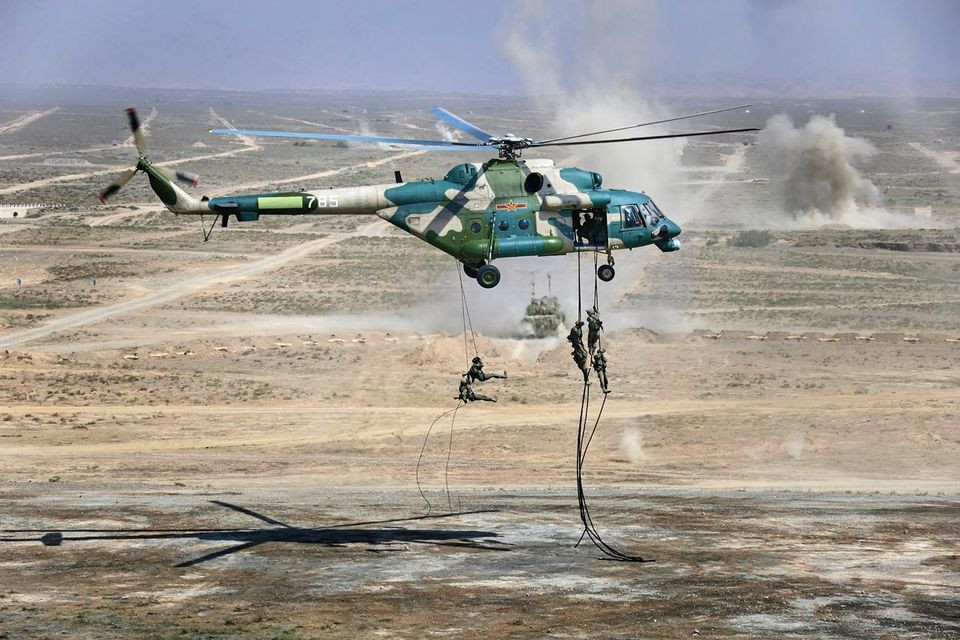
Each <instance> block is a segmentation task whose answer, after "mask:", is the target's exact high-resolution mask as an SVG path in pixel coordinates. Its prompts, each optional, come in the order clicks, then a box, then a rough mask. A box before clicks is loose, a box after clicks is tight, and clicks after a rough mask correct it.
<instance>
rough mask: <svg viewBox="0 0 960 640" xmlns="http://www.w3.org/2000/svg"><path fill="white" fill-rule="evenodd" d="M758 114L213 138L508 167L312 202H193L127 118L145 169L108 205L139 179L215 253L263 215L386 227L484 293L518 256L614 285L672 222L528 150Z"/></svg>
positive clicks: (323, 192) (673, 231)
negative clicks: (394, 134)
mask: <svg viewBox="0 0 960 640" xmlns="http://www.w3.org/2000/svg"><path fill="white" fill-rule="evenodd" d="M748 106H750V105H740V106H736V107H726V108H723V109H715V110H713V111H702V112H698V113H692V114H689V115H685V116H678V117H675V118H667V119H663V120H657V121H652V122H643V123H640V124H634V125H628V126H623V127H615V128H612V129H606V130H603V131H593V132H590V133H583V134H578V135H571V136H564V137H559V138H551V139H546V140H534V139H532V138H528V137H522V136H518V135H516V134H513V133H510V134H506V135H494V134H491V133H489V132H487V131H485V130H483V129H481V128H479V127H477V126H476V125H474V124H472V123H470V122H467V121H466V120H464V119H462V118H460V117H459V116H457V115H455V114H453V113H451V112H449V111H447V110H446V109H443V108H441V107H433V108H432V109H430V110H429V111H430V113H432V114H433V115H435V116H437V117H438V118H439V119H440V120H443V121H444V122H446V123H447V124H449V125H452V126H453V127H455V128H457V129H459V130H460V131H462V132H464V133H466V134H468V135H469V136H471V137H473V138H475V139H477V140H478V142H461V141H450V140H418V139H410V138H388V137H379V136H367V135H338V134H324V133H298V132H285V131H258V130H246V129H211V130H210V133H213V134H219V135H235V136H258V137H282V138H300V139H310V140H337V141H347V142H359V143H379V144H384V145H388V146H390V147H397V148H406V149H424V150H428V151H461V152H462V151H476V152H486V153H490V152H491V151H492V150H496V151H497V152H498V153H497V157H495V158H490V159H488V160H486V161H485V162H482V163H481V162H466V163H461V164H458V165H456V166H454V167H453V168H451V169H450V170H449V171H448V172H447V174H446V175H445V176H444V177H443V178H440V179H434V178H427V179H424V180H418V181H414V182H404V181H403V179H402V177H401V174H400V172H399V171H395V172H394V178H395V182H394V183H390V184H379V185H369V186H356V187H344V188H335V189H319V190H313V191H299V192H278V193H260V194H251V195H229V196H221V197H215V198H208V197H207V196H203V197H200V198H197V197H194V196H192V195H190V194H188V193H187V192H186V191H184V190H183V189H182V188H180V186H178V185H177V182H178V181H179V182H183V183H187V184H190V185H192V186H194V187H195V186H197V184H198V183H199V177H198V176H196V175H195V174H192V173H188V172H184V171H178V172H171V171H169V170H167V169H165V168H163V167H160V166H157V165H154V164H152V163H151V162H150V161H149V160H148V159H147V157H146V153H145V151H146V145H145V140H144V136H143V132H142V130H141V127H140V119H139V117H138V115H137V111H136V109H134V108H132V107H131V108H129V109H127V112H126V113H127V118H128V121H129V125H130V129H131V131H132V132H133V140H134V145H135V146H136V149H137V152H138V154H139V158H138V161H137V164H136V166H135V167H134V168H132V169H127V170H126V171H124V172H123V173H122V174H120V176H119V177H118V178H117V179H116V180H114V182H113V183H111V184H110V185H109V186H108V187H107V188H106V189H105V190H104V191H103V192H101V193H100V195H99V198H100V201H101V202H106V200H107V199H108V198H109V197H110V196H112V195H113V194H115V193H116V192H117V191H119V190H120V189H121V188H122V187H123V186H124V185H125V184H126V183H127V182H129V180H130V179H131V178H133V176H134V175H136V173H138V172H142V173H145V174H146V175H147V177H148V178H149V181H150V186H151V188H152V189H153V191H154V193H156V195H157V197H159V198H160V201H161V202H163V204H164V205H165V206H166V208H167V209H168V210H170V211H171V212H173V213H175V214H178V215H198V216H201V225H203V216H206V215H212V216H213V217H214V219H213V222H212V223H211V225H210V227H209V230H207V228H206V227H203V228H204V241H206V240H208V239H209V238H210V235H211V234H212V232H213V229H214V227H215V226H216V224H217V222H218V221H219V222H220V226H221V227H226V226H227V225H228V222H229V220H230V218H231V217H233V218H235V219H236V220H237V222H253V221H256V220H258V219H259V218H260V216H263V215H357V214H368V215H377V216H379V217H380V218H382V219H384V220H386V221H387V222H389V223H391V224H393V225H394V226H396V227H398V228H400V229H402V230H403V231H405V232H407V233H410V234H412V235H414V236H416V237H417V238H419V239H421V240H423V241H425V242H427V243H429V244H431V245H433V246H434V247H436V248H438V249H440V250H441V251H444V252H445V253H448V254H449V255H451V256H453V257H454V258H456V259H457V260H458V261H459V262H460V264H461V265H462V268H463V271H464V273H465V274H466V275H467V276H468V277H470V278H473V279H475V280H476V281H477V283H478V284H479V285H480V286H481V287H483V288H485V289H490V288H493V287H495V286H497V284H499V282H500V279H501V274H500V270H499V269H498V268H497V267H496V266H495V265H494V264H493V262H494V260H500V259H504V258H512V257H519V256H541V257H542V256H555V255H564V254H568V253H573V252H581V251H597V252H603V253H605V254H606V257H607V260H606V264H601V265H599V266H598V267H597V277H598V278H599V279H600V280H602V281H604V282H609V281H610V280H612V279H613V278H614V275H615V273H616V272H615V270H614V258H613V251H614V250H619V249H634V248H637V247H643V246H647V245H654V246H656V247H657V248H658V249H660V251H663V252H670V251H677V250H678V249H680V241H679V240H678V239H677V236H679V235H680V233H681V229H680V226H679V225H678V224H677V223H676V222H674V221H673V220H671V219H669V218H668V217H667V216H666V215H664V214H663V212H662V211H661V210H660V209H659V208H658V207H657V205H656V204H655V203H654V202H653V200H652V199H651V198H650V196H648V195H647V194H646V193H642V192H635V191H627V190H623V189H613V188H604V187H603V176H601V175H600V174H599V173H597V172H595V171H588V170H584V169H580V168H577V167H558V166H556V165H555V164H554V162H553V160H549V159H543V158H537V159H527V160H524V159H521V157H520V156H521V154H522V152H523V151H524V150H526V149H539V148H544V147H560V146H565V147H569V146H577V145H592V144H612V143H622V142H637V141H644V140H660V139H666V138H688V137H694V136H705V135H718V134H729V133H744V132H749V131H758V130H759V129H757V128H742V129H722V130H714V131H697V132H689V133H674V134H661V135H648V136H634V137H627V138H613V139H599V140H598V139H589V140H584V139H583V138H588V137H591V136H596V135H603V134H609V133H614V132H618V131H625V130H628V129H635V128H638V127H646V126H650V125H655V124H663V123H667V122H674V121H678V120H685V119H688V118H695V117H702V116H707V115H711V114H715V113H721V112H724V111H733V110H736V109H743V108H745V107H748Z"/></svg>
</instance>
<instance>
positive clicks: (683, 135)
mask: <svg viewBox="0 0 960 640" xmlns="http://www.w3.org/2000/svg"><path fill="white" fill-rule="evenodd" d="M746 131H760V129H758V128H756V127H751V128H749V129H721V130H718V131H697V132H694V133H667V134H664V135H661V136H637V137H635V138H616V139H614V140H580V141H577V142H535V143H533V144H531V145H530V147H572V146H574V145H580V144H609V143H611V142H638V141H640V140H663V139H664V138H693V137H694V136H713V135H719V134H721V133H744V132H746Z"/></svg>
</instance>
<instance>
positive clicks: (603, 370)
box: [593, 347, 610, 393]
mask: <svg viewBox="0 0 960 640" xmlns="http://www.w3.org/2000/svg"><path fill="white" fill-rule="evenodd" d="M593 370H594V371H596V372H597V380H599V381H600V388H601V389H603V392H604V393H610V389H608V388H607V356H605V355H603V347H600V348H599V349H597V352H596V353H595V354H594V356H593Z"/></svg>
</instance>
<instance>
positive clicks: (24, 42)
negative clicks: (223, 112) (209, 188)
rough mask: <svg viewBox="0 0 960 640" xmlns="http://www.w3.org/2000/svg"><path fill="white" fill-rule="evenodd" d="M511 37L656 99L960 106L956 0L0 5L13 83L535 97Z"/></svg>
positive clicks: (56, 0)
mask: <svg viewBox="0 0 960 640" xmlns="http://www.w3.org/2000/svg"><path fill="white" fill-rule="evenodd" d="M511 37H514V38H518V37H519V38H521V40H522V41H523V42H529V44H530V48H529V52H528V55H529V56H530V58H531V60H533V61H535V64H542V65H549V66H551V67H559V68H560V69H561V70H566V69H569V70H570V75H571V77H575V78H578V79H582V78H583V77H585V76H591V75H592V76H594V78H593V80H596V76H598V75H599V76H601V77H603V78H604V79H605V78H606V77H607V76H610V77H612V76H614V75H616V76H617V81H623V82H630V83H635V84H637V85H641V86H642V83H648V86H650V87H656V89H655V91H656V92H657V93H671V92H676V93H689V92H696V91H697V89H698V88H700V89H702V90H703V91H704V92H706V93H713V94H717V93H719V94H722V93H724V89H727V88H729V93H730V94H737V93H739V94H744V93H758V92H759V93H763V92H764V91H767V92H769V93H771V94H778V93H793V94H795V95H837V94H843V93H845V92H851V93H879V94H921V95H922V94H927V95H929V94H931V93H934V94H941V95H942V94H945V93H949V94H952V95H960V62H958V61H960V0H913V1H909V2H908V1H903V2H894V1H890V0H829V1H828V0H816V1H803V0H796V1H790V0H779V1H763V0H728V1H722V2H721V1H710V0H699V1H695V0H680V1H676V0H665V1H662V2H656V1H651V2H629V1H624V0H597V1H595V2H585V1H569V2H567V1H562V0H561V1H555V2H547V1H532V0H527V1H523V2H520V1H517V2H514V1H509V0H484V1H483V2H450V1H449V0H442V1H434V0H426V1H422V0H421V1H416V2H397V1H390V2H388V1H383V2H380V1H368V0H353V1H350V2H345V1H343V0H339V1H336V2H327V1H324V0H314V1H307V0H290V1H286V2H285V1H277V2H250V1H245V0H231V1H222V0H214V1H202V0H194V1H190V2H185V1H181V0H164V1H163V2H149V3H130V2H129V1H127V2H119V1H114V0H86V1H83V0H75V1H67V0H0V82H15V83H43V84H46V83H69V84H113V85H121V86H144V87H184V88H204V87H206V88H220V89H269V88H282V89H294V88H305V89H306V88H309V89H315V88H329V89H376V88H383V89H411V90H425V91H431V92H444V91H463V92H483V93H523V92H524V91H525V89H526V87H525V84H530V77H529V73H530V69H529V68H528V69H527V74H528V75H527V76H526V82H525V79H524V75H523V74H522V73H521V72H520V70H519V67H520V66H522V65H520V64H518V61H517V59H516V57H515V56H516V52H515V53H514V56H513V57H511V56H510V55H508V54H507V53H506V50H505V43H506V41H507V40H508V39H510V38H511ZM548 51H549V52H551V54H550V55H546V52H548ZM534 68H535V65H534ZM931 87H933V89H931Z"/></svg>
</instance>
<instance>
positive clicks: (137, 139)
mask: <svg viewBox="0 0 960 640" xmlns="http://www.w3.org/2000/svg"><path fill="white" fill-rule="evenodd" d="M127 120H129V121H130V131H132V132H133V144H134V145H136V147H137V152H138V153H139V154H140V155H143V152H144V151H145V150H146V148H147V143H146V141H145V140H144V139H143V131H141V130H140V118H139V116H137V110H136V109H134V108H133V107H130V108H128V109H127Z"/></svg>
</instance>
